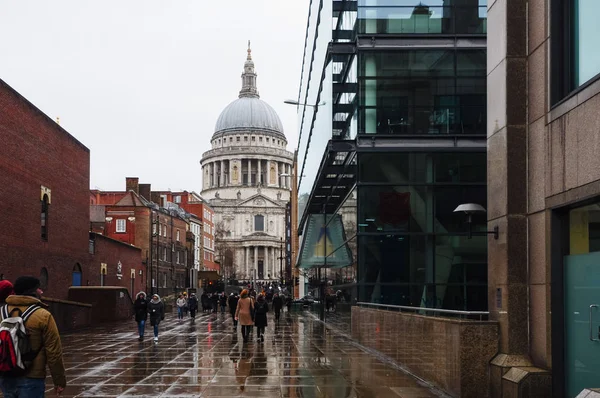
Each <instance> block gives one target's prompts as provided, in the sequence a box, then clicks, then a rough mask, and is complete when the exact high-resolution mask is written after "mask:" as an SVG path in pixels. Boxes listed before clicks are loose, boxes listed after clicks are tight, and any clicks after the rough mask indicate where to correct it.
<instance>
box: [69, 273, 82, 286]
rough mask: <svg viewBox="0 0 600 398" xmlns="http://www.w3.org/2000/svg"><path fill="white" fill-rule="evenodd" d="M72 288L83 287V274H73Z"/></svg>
mask: <svg viewBox="0 0 600 398" xmlns="http://www.w3.org/2000/svg"><path fill="white" fill-rule="evenodd" d="M71 286H81V272H73V282H72V284H71Z"/></svg>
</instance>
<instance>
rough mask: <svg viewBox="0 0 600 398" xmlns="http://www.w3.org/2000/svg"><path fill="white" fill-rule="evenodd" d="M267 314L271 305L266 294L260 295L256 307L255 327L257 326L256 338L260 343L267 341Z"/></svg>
mask: <svg viewBox="0 0 600 398" xmlns="http://www.w3.org/2000/svg"><path fill="white" fill-rule="evenodd" d="M267 312H269V304H268V303H267V300H266V299H265V295H264V294H259V295H258V297H257V298H256V305H255V306H254V326H256V337H257V339H258V341H265V328H266V327H267Z"/></svg>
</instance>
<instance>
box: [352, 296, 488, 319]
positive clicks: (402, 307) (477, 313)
mask: <svg viewBox="0 0 600 398" xmlns="http://www.w3.org/2000/svg"><path fill="white" fill-rule="evenodd" d="M356 305H358V306H371V307H381V308H395V309H398V310H400V312H402V310H408V311H423V312H439V313H442V314H450V315H464V316H479V319H480V320H481V318H482V317H483V316H489V315H490V313H489V311H460V310H445V309H442V308H428V307H409V306H405V305H393V304H377V303H366V302H364V301H359V302H357V303H356Z"/></svg>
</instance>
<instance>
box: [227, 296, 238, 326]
mask: <svg viewBox="0 0 600 398" xmlns="http://www.w3.org/2000/svg"><path fill="white" fill-rule="evenodd" d="M239 299H240V298H239V297H238V296H237V295H236V294H234V293H231V295H230V296H229V300H228V303H227V305H229V313H230V314H231V317H232V318H233V331H234V332H237V324H238V321H237V319H236V318H235V310H236V309H237V304H238V300H239Z"/></svg>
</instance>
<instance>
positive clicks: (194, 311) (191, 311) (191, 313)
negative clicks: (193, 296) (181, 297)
mask: <svg viewBox="0 0 600 398" xmlns="http://www.w3.org/2000/svg"><path fill="white" fill-rule="evenodd" d="M190 316H191V317H192V318H195V317H196V309H195V308H190Z"/></svg>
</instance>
